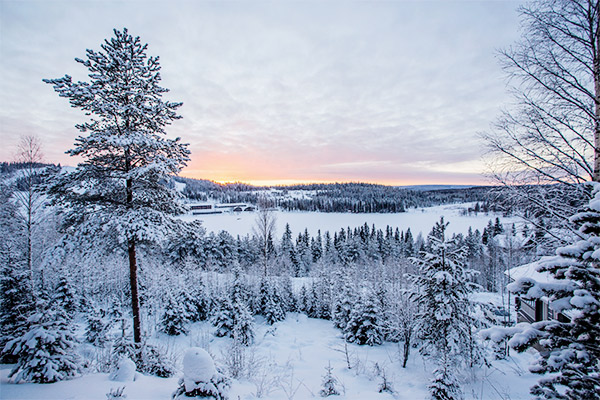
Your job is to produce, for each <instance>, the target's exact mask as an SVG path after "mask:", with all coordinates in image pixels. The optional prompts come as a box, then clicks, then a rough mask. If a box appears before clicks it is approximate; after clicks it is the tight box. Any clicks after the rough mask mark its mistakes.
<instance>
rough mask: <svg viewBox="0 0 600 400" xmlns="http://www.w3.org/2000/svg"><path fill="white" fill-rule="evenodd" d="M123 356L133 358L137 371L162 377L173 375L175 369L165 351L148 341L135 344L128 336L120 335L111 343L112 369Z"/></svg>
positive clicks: (116, 366)
mask: <svg viewBox="0 0 600 400" xmlns="http://www.w3.org/2000/svg"><path fill="white" fill-rule="evenodd" d="M123 358H129V359H131V360H133V362H134V363H135V365H136V367H137V370H138V371H140V372H143V373H146V374H150V375H155V376H160V377H162V378H168V377H170V376H173V374H174V373H175V371H176V368H175V363H174V362H173V360H172V357H170V356H169V355H168V354H166V352H164V351H162V350H161V349H160V348H159V347H156V346H153V345H151V344H148V343H143V344H136V343H134V342H133V341H132V340H131V338H129V337H120V338H118V339H117V340H115V342H114V343H113V351H112V357H111V359H112V361H111V364H112V370H113V371H114V370H115V369H117V368H118V364H119V362H120V361H121V359H123Z"/></svg>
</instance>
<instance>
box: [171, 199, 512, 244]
mask: <svg viewBox="0 0 600 400" xmlns="http://www.w3.org/2000/svg"><path fill="white" fill-rule="evenodd" d="M469 205H470V204H451V205H444V206H436V207H429V208H419V209H410V210H408V211H407V212H404V213H393V214H377V213H357V214H353V213H321V212H302V211H291V212H290V211H273V213H274V215H275V218H276V227H277V231H276V233H277V236H280V235H281V234H283V232H284V230H285V224H286V223H287V224H290V228H291V230H292V233H293V234H294V235H297V234H298V233H300V232H304V229H308V233H309V234H311V235H312V236H314V235H316V234H317V230H319V229H320V230H321V233H323V232H325V231H329V232H330V233H331V234H333V232H338V231H339V230H340V229H341V228H344V229H346V228H347V227H350V228H355V227H357V226H361V225H364V223H365V222H366V223H367V224H368V225H369V227H371V226H372V225H373V224H375V226H376V227H377V229H382V230H385V228H386V226H388V225H389V226H391V227H393V228H394V229H395V228H399V229H400V230H403V231H405V230H406V229H407V228H410V230H411V231H412V233H413V236H414V237H416V236H417V235H418V234H419V232H420V233H422V234H423V236H426V235H427V234H428V233H429V232H430V231H431V228H432V227H433V226H434V224H435V223H436V222H438V221H439V220H440V217H442V216H443V217H444V219H445V220H446V221H447V222H450V225H449V226H448V231H449V232H450V233H463V234H464V233H466V232H467V230H468V229H469V226H471V227H473V230H475V229H479V230H480V231H482V230H483V228H484V227H485V226H486V225H487V222H488V221H489V220H490V219H492V220H493V219H495V218H496V217H497V216H500V215H497V214H492V213H490V214H484V213H479V214H478V215H461V214H460V211H461V210H463V209H465V208H467V207H468V206H469ZM182 218H183V219H185V220H194V219H199V220H201V221H202V224H203V225H204V227H205V228H206V230H207V231H208V232H215V233H217V232H220V231H222V230H224V231H227V232H229V233H230V234H231V235H234V236H235V235H240V236H244V235H246V234H251V233H252V228H253V226H254V225H255V221H256V213H255V212H240V213H223V214H207V215H191V214H190V215H186V216H184V217H182ZM501 220H502V222H503V223H513V222H518V221H519V220H518V219H517V218H514V217H513V218H502V217H501Z"/></svg>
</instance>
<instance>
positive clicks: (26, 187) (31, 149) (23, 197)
mask: <svg viewBox="0 0 600 400" xmlns="http://www.w3.org/2000/svg"><path fill="white" fill-rule="evenodd" d="M15 158H16V161H17V162H18V163H20V164H22V167H23V168H22V169H21V170H20V171H21V173H20V176H19V180H18V182H19V184H18V187H17V188H16V190H15V192H14V195H13V196H14V199H15V200H16V203H17V210H18V217H19V219H20V220H21V221H22V223H23V227H24V229H25V240H26V241H27V243H26V245H25V258H26V262H27V270H28V271H29V277H30V281H31V284H32V288H33V282H34V271H33V269H34V267H33V258H34V256H33V254H34V251H33V239H34V234H35V228H36V226H37V224H38V222H39V216H40V210H41V208H42V206H43V200H42V196H41V194H40V193H39V192H37V191H36V189H35V185H36V183H37V180H38V179H39V174H38V167H39V164H40V163H41V162H42V160H43V155H42V145H41V143H40V140H39V138H38V137H36V136H22V137H21V140H20V142H19V145H18V148H17V154H16V157H15Z"/></svg>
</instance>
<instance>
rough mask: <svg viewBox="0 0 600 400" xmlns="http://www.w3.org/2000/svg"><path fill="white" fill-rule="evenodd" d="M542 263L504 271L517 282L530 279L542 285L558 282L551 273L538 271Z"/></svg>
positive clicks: (538, 261) (536, 262) (539, 261)
mask: <svg viewBox="0 0 600 400" xmlns="http://www.w3.org/2000/svg"><path fill="white" fill-rule="evenodd" d="M541 261H543V259H541V260H537V261H534V262H532V263H529V264H524V265H520V266H518V267H514V268H511V269H509V270H506V271H504V274H505V275H507V276H508V277H510V279H512V280H514V281H517V280H518V279H520V278H530V279H533V280H535V281H536V282H540V283H550V282H556V279H554V278H553V277H552V276H551V275H550V273H548V272H539V271H538V268H539V267H540V265H541Z"/></svg>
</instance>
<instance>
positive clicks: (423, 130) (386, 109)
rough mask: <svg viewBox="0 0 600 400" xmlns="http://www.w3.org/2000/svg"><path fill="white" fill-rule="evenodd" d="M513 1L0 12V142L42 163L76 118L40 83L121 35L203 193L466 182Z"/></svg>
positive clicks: (512, 34) (34, 7) (473, 172)
mask: <svg viewBox="0 0 600 400" xmlns="http://www.w3.org/2000/svg"><path fill="white" fill-rule="evenodd" d="M517 5H518V3H516V2H444V1H440V2H389V3H388V2H377V3H367V2H349V3H341V2H332V3H328V2H289V3H288V2H281V3H278V2H252V3H245V2H242V3H236V2H222V3H212V2H188V1H177V2H151V3H141V2H136V1H125V2H95V1H93V2H75V1H56V2H29V1H28V2H6V3H3V12H2V15H1V17H0V18H1V20H0V26H2V27H1V28H0V29H2V30H1V32H0V33H1V34H2V37H3V40H2V43H1V45H0V46H1V47H0V58H1V59H2V61H1V64H0V73H2V76H3V77H4V78H3V82H2V83H1V85H2V86H1V89H2V90H1V92H2V93H1V94H0V99H1V105H2V109H1V110H0V121H1V123H2V135H3V136H6V139H7V140H6V141H5V143H6V144H7V145H8V146H7V147H5V148H4V150H2V152H1V153H0V158H4V159H6V158H9V152H8V150H7V148H10V147H11V146H12V145H13V144H16V141H17V140H18V136H19V135H21V134H24V133H26V134H29V133H37V134H38V135H39V136H40V137H41V138H42V140H43V143H44V146H45V153H46V156H47V159H48V160H49V161H60V162H62V163H67V162H69V160H68V158H67V157H66V156H64V154H63V153H64V151H65V150H66V149H68V148H69V147H70V146H72V143H73V141H74V138H75V137H76V136H77V134H78V132H77V131H76V130H75V129H74V128H73V125H74V124H75V123H78V122H80V121H81V120H82V119H83V114H82V113H81V112H79V111H78V110H74V109H70V108H69V107H68V104H67V102H66V101H65V99H60V98H58V96H57V95H56V94H55V93H53V92H52V90H51V88H50V87H49V86H48V85H44V84H43V83H41V79H42V78H45V77H59V76H62V75H64V74H65V73H68V74H70V75H73V76H75V77H77V78H79V79H84V78H85V70H82V69H81V67H80V66H79V65H77V64H76V63H74V62H73V58H74V57H81V56H83V55H84V50H85V48H93V49H98V48H99V44H100V43H101V42H102V40H103V38H106V37H108V36H110V34H111V30H112V28H113V27H118V28H120V27H122V26H127V27H129V29H130V31H131V32H132V33H133V34H136V35H138V34H139V35H140V36H141V37H142V40H144V41H147V42H148V43H149V53H150V54H153V55H154V54H157V55H160V57H161V65H162V67H163V70H162V72H163V83H164V86H165V87H168V88H170V89H171V92H170V93H168V94H167V95H166V97H167V98H168V99H170V100H176V101H183V102H184V106H183V107H182V108H181V114H182V115H183V117H184V119H182V120H181V121H176V122H175V123H174V124H173V125H172V126H171V127H169V129H168V131H169V134H170V135H173V136H180V137H182V138H183V140H184V141H186V142H189V143H190V147H191V150H192V162H191V163H190V165H189V167H188V168H187V169H186V170H185V171H184V174H185V175H188V176H189V175H194V176H196V177H199V178H202V177H205V178H210V179H216V180H254V181H256V180H286V179H287V180H309V181H310V180H313V181H314V180H345V181H349V180H354V181H356V180H366V181H371V182H386V183H394V182H397V183H400V182H405V181H406V182H408V181H410V182H411V183H418V180H422V181H423V182H427V183H445V182H447V183H464V182H466V180H469V179H471V180H472V182H473V183H475V182H481V181H482V178H481V176H480V173H481V172H483V165H482V164H481V163H479V161H478V160H479V154H480V143H479V142H478V139H477V137H476V134H477V132H478V131H482V130H486V129H487V128H488V125H489V124H490V122H491V121H493V120H494V118H495V116H496V115H497V110H498V109H499V108H500V106H501V104H502V103H503V102H504V101H506V93H505V91H504V83H503V81H502V73H501V71H500V68H499V66H498V65H497V64H496V60H495V59H494V50H495V48H498V47H502V46H507V45H509V44H510V43H511V42H512V41H513V40H514V39H515V38H516V26H517V21H516V14H515V13H514V9H515V8H516V6H517Z"/></svg>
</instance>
